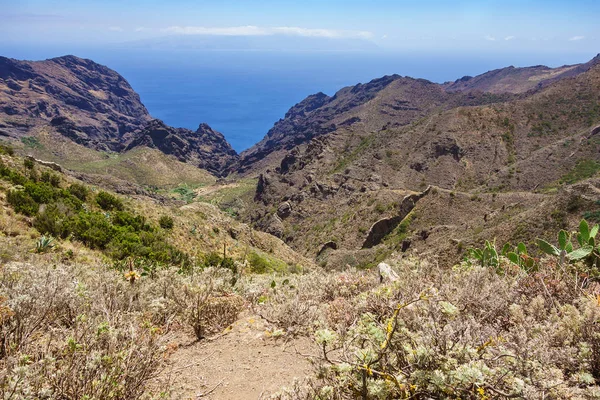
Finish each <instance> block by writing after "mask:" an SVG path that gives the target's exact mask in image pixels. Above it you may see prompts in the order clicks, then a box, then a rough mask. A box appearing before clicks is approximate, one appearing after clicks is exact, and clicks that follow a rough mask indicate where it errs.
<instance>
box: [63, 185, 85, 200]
mask: <svg viewBox="0 0 600 400" xmlns="http://www.w3.org/2000/svg"><path fill="white" fill-rule="evenodd" d="M67 190H68V191H69V193H71V194H72V195H73V196H75V197H77V198H78V199H79V200H81V201H86V200H87V197H88V194H89V193H90V191H89V190H88V188H87V187H85V186H84V185H81V184H79V183H74V184H72V185H71V186H69V188H68V189H67Z"/></svg>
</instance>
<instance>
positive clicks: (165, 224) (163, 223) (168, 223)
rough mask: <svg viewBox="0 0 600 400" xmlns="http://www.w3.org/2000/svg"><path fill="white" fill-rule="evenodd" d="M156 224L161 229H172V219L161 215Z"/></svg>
mask: <svg viewBox="0 0 600 400" xmlns="http://www.w3.org/2000/svg"><path fill="white" fill-rule="evenodd" d="M158 224H159V225H160V227H161V228H163V229H173V225H174V222H173V218H171V217H169V216H168V215H163V216H161V217H160V219H159V220H158Z"/></svg>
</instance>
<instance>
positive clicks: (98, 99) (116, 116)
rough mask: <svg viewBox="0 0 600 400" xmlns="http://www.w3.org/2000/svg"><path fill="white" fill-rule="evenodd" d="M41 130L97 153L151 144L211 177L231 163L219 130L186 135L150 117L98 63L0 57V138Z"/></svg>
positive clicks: (31, 134)
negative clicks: (204, 171) (32, 60)
mask: <svg viewBox="0 0 600 400" xmlns="http://www.w3.org/2000/svg"><path fill="white" fill-rule="evenodd" d="M40 132H43V134H46V135H54V134H58V135H62V136H64V137H66V138H68V139H70V140H72V141H74V142H76V143H78V144H82V145H84V146H86V147H88V148H91V149H95V150H101V151H115V152H120V151H126V150H131V149H133V148H135V147H138V146H147V147H150V148H156V149H158V150H160V151H162V152H163V153H165V154H167V155H173V156H175V157H176V158H177V159H178V160H180V161H181V162H186V163H189V164H191V165H194V166H196V167H199V168H203V169H206V170H209V171H210V172H211V173H213V174H215V175H217V176H222V175H224V174H226V172H227V171H228V169H229V167H230V165H231V164H233V163H234V162H236V161H237V153H236V152H235V151H234V150H233V149H232V148H231V146H230V145H229V143H227V141H226V140H225V138H224V137H223V135H221V134H220V133H218V132H215V131H213V130H212V129H211V128H210V127H209V126H208V125H206V124H202V125H200V127H199V128H198V130H197V131H196V132H192V131H190V130H187V129H175V128H171V127H168V126H166V125H165V124H163V123H162V122H161V121H157V120H153V119H152V117H151V116H150V115H149V114H148V111H147V110H146V108H145V107H144V105H143V104H142V103H141V102H140V98H139V96H138V94H137V93H135V92H134V90H133V89H132V88H131V86H130V85H129V84H128V83H127V81H126V80H125V79H124V78H123V77H122V76H121V75H119V74H118V73H116V72H115V71H113V70H111V69H109V68H107V67H105V66H102V65H99V64H97V63H95V62H93V61H91V60H85V59H81V58H78V57H75V56H64V57H58V58H53V59H50V60H45V61H34V62H31V61H18V60H13V59H9V58H4V57H0V135H2V136H5V137H8V138H17V139H24V138H25V139H27V138H28V137H34V138H35V139H36V140H37V139H39V137H37V136H36V135H37V134H38V133H40ZM54 136H56V135H54ZM28 140H29V139H28ZM81 161H82V162H85V161H91V160H81Z"/></svg>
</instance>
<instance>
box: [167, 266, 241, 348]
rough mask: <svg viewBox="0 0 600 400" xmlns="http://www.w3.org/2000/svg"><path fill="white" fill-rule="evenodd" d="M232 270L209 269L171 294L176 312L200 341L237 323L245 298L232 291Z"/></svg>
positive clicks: (170, 297)
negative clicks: (230, 283)
mask: <svg viewBox="0 0 600 400" xmlns="http://www.w3.org/2000/svg"><path fill="white" fill-rule="evenodd" d="M231 279H232V275H231V272H229V271H227V270H224V269H219V270H217V269H213V268H209V269H207V270H205V271H204V272H203V273H202V275H201V276H200V277H195V278H193V279H189V280H188V281H186V282H185V283H184V285H183V287H182V288H177V290H173V291H171V292H170V293H169V295H168V296H169V299H172V300H173V302H174V303H175V305H176V309H177V313H178V315H180V316H181V317H182V318H183V320H184V321H185V322H187V324H188V325H189V326H190V327H191V328H192V329H193V330H194V334H195V335H196V338H197V339H198V340H201V339H203V338H205V337H206V335H208V334H211V333H216V332H218V331H220V330H222V329H224V328H226V327H227V326H228V325H230V324H232V323H233V322H235V320H236V319H237V316H238V314H239V313H240V311H241V310H242V306H243V303H244V301H243V299H242V298H241V297H240V296H238V295H236V294H233V293H231V286H230V285H229V283H228V282H230V281H231Z"/></svg>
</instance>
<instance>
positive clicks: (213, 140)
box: [126, 119, 238, 177]
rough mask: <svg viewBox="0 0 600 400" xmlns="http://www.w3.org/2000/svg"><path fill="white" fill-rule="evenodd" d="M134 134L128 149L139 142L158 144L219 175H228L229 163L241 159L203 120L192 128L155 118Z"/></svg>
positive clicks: (172, 153) (164, 149)
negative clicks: (170, 123) (169, 124)
mask: <svg viewBox="0 0 600 400" xmlns="http://www.w3.org/2000/svg"><path fill="white" fill-rule="evenodd" d="M132 137H133V138H132V139H131V140H130V142H129V144H128V146H127V148H126V149H127V150H130V149H132V148H134V147H137V146H147V147H151V148H156V149H158V150H160V151H162V152H163V153H165V154H170V155H173V156H175V157H177V159H178V160H179V161H182V162H189V163H192V164H195V165H197V166H198V167H200V168H202V169H205V170H207V171H209V172H210V173H212V174H214V175H216V176H219V177H222V176H225V175H227V173H228V172H229V170H230V167H231V166H232V165H233V164H234V163H235V162H237V160H238V155H237V153H236V152H235V150H233V149H232V148H231V146H230V145H229V143H228V142H227V140H225V137H224V136H223V135H222V134H221V133H219V132H217V131H215V130H213V129H212V128H211V127H210V126H208V125H207V124H201V125H200V126H199V127H198V129H197V130H196V131H195V132H193V131H191V130H189V129H184V128H172V127H170V126H168V125H166V124H165V123H164V122H162V121H161V120H158V119H155V120H153V121H151V122H150V123H149V124H148V125H147V126H146V127H145V128H144V129H142V130H140V131H137V132H135V133H134V134H132Z"/></svg>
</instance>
